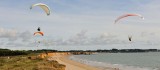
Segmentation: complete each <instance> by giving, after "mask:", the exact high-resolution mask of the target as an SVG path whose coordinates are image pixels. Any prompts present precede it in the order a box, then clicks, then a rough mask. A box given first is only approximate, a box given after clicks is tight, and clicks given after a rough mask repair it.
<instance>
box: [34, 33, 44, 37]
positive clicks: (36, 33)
mask: <svg viewBox="0 0 160 70" xmlns="http://www.w3.org/2000/svg"><path fill="white" fill-rule="evenodd" d="M35 35H41V36H43V35H44V34H43V32H35V33H34V36H35Z"/></svg>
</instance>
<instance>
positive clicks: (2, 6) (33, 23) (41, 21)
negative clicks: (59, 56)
mask: <svg viewBox="0 0 160 70" xmlns="http://www.w3.org/2000/svg"><path fill="white" fill-rule="evenodd" d="M159 2H160V1H159V0H126V1H122V0H100V1H99V0H27V1H26V0H2V1H0V15H1V17H0V48H8V49H13V50H30V49H31V50H32V49H56V50H96V49H111V48H118V49H124V48H126V49H128V48H130V49H135V48H140V49H160V44H159V42H160V28H159V26H160V24H159V23H160V21H159V18H160V14H159V11H160V4H159ZM36 3H44V4H46V5H48V6H49V8H50V10H51V14H50V15H49V16H47V15H46V14H45V12H44V11H43V10H42V9H41V8H39V7H34V8H33V9H31V10H30V9H29V8H30V6H31V5H33V4H36ZM127 13H138V14H141V15H143V16H144V18H145V19H144V20H142V19H140V18H138V17H128V18H124V19H122V20H120V21H119V22H118V24H114V21H115V19H116V18H117V17H118V16H121V15H123V14H127ZM38 27H41V30H42V31H43V32H44V36H43V37H40V36H38V37H37V36H33V33H34V32H36V30H37V28H38ZM128 36H132V41H131V42H129V41H128ZM37 41H41V43H40V44H38V43H37ZM37 46H38V47H37Z"/></svg>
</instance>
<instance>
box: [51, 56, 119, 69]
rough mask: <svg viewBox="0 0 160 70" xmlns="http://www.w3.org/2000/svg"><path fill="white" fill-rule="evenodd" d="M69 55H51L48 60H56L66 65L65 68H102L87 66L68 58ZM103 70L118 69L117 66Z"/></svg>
mask: <svg viewBox="0 0 160 70" xmlns="http://www.w3.org/2000/svg"><path fill="white" fill-rule="evenodd" d="M69 56H70V55H69ZM69 56H63V55H62V56H51V57H50V58H49V60H56V61H58V62H59V63H60V64H64V65H66V68H65V70H103V69H100V68H97V67H93V66H89V65H86V64H82V63H79V62H77V61H73V60H70V59H69V58H68V57H69ZM105 70H118V69H117V68H108V69H105Z"/></svg>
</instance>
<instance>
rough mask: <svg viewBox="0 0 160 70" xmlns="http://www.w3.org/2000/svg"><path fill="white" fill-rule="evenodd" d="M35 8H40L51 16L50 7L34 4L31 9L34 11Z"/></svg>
mask: <svg viewBox="0 0 160 70" xmlns="http://www.w3.org/2000/svg"><path fill="white" fill-rule="evenodd" d="M35 6H39V7H40V8H42V9H43V10H44V11H45V13H46V14H47V15H48V16H49V15H50V9H49V7H48V6H47V5H46V4H43V3H36V4H33V5H32V6H31V7H30V9H32V8H33V7H35Z"/></svg>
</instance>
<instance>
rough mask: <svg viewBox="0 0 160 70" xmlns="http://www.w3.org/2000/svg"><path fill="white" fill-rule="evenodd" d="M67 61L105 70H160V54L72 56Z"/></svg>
mask: <svg viewBox="0 0 160 70" xmlns="http://www.w3.org/2000/svg"><path fill="white" fill-rule="evenodd" d="M69 59H71V60H74V61H78V62H80V63H84V64H87V65H91V66H95V67H98V68H100V69H102V70H107V69H108V67H111V68H119V70H160V52H147V53H146V52H145V53H96V54H92V55H73V56H71V57H69Z"/></svg>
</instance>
